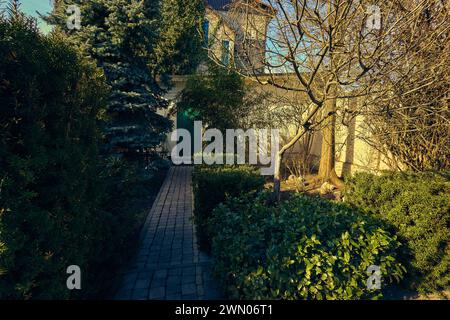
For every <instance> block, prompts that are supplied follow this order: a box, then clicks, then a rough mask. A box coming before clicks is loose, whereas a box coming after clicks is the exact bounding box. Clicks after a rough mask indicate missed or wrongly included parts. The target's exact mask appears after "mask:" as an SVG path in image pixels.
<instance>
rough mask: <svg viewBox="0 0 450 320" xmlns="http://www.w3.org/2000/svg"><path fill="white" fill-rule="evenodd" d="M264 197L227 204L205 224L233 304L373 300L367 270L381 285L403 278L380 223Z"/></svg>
mask: <svg viewBox="0 0 450 320" xmlns="http://www.w3.org/2000/svg"><path fill="white" fill-rule="evenodd" d="M269 197H270V195H268V194H264V193H263V194H261V195H259V196H258V197H257V198H255V197H254V196H251V195H248V196H244V197H240V198H234V199H230V200H228V201H227V202H226V203H225V204H222V205H220V206H219V207H218V208H216V209H215V210H214V213H213V217H212V218H211V219H210V222H209V230H210V232H211V234H212V239H213V240H212V254H213V257H214V261H215V273H216V275H217V276H218V277H219V279H221V281H222V284H223V287H224V288H225V291H226V292H227V293H228V294H229V296H230V297H231V298H238V299H292V300H296V299H358V298H376V297H379V296H380V291H378V290H369V289H367V281H368V277H369V275H368V274H367V269H368V267H369V266H371V265H377V266H379V267H380V269H381V273H382V285H383V286H384V285H386V284H388V283H390V282H392V281H393V280H397V281H399V280H400V279H401V278H402V276H403V274H404V272H405V271H404V268H403V266H401V264H400V263H399V262H398V258H397V254H396V250H397V249H398V247H399V242H398V241H397V240H396V237H395V236H394V235H392V234H390V233H389V232H387V231H385V230H384V228H383V225H382V223H380V222H379V221H377V220H375V219H373V218H371V217H370V216H367V215H364V214H362V213H361V212H359V211H357V210H356V209H352V208H350V207H348V206H346V205H343V204H335V203H332V202H329V201H327V200H322V199H319V198H310V197H305V196H300V195H297V196H293V197H292V198H291V199H289V200H287V201H285V202H283V203H282V204H280V205H279V206H275V207H274V206H270V205H268V202H267V200H268V199H269Z"/></svg>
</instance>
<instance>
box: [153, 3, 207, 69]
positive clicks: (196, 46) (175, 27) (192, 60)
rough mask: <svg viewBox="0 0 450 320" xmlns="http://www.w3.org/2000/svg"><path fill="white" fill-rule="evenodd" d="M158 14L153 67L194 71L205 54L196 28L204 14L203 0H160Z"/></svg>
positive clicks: (202, 19) (201, 21)
mask: <svg viewBox="0 0 450 320" xmlns="http://www.w3.org/2000/svg"><path fill="white" fill-rule="evenodd" d="M160 16H161V24H160V35H159V41H158V45H157V46H156V50H155V52H156V57H157V60H158V66H157V67H158V68H159V69H161V71H162V72H166V73H170V74H178V75H179V74H193V73H195V70H196V68H197V66H198V65H199V64H200V62H201V61H202V60H203V59H204V56H205V55H206V51H205V50H204V49H203V48H202V44H203V39H202V36H201V32H200V30H201V28H202V23H203V21H204V18H205V4H204V1H203V0H162V1H161V9H160ZM175 61H176V63H174V62H175Z"/></svg>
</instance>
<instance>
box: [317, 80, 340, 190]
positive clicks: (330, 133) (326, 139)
mask: <svg viewBox="0 0 450 320" xmlns="http://www.w3.org/2000/svg"><path fill="white" fill-rule="evenodd" d="M331 95H333V98H332V99H329V100H327V101H326V105H325V109H324V117H326V120H325V121H324V128H323V130H322V151H321V155H320V167H319V178H320V179H321V180H322V181H324V182H325V181H328V182H331V183H332V184H334V185H336V186H338V187H341V186H342V185H343V183H342V181H341V179H340V178H339V177H338V176H337V174H336V169H335V165H336V159H335V157H336V103H337V99H336V98H335V96H336V88H333V89H332V90H331Z"/></svg>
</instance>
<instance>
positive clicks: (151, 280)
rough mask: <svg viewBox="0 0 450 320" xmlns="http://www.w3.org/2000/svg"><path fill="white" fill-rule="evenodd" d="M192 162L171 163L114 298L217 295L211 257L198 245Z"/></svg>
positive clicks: (192, 297) (210, 296)
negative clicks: (194, 214) (193, 206)
mask: <svg viewBox="0 0 450 320" xmlns="http://www.w3.org/2000/svg"><path fill="white" fill-rule="evenodd" d="M191 174H192V168H191V167H172V168H171V169H170V170H169V172H168V174H167V177H166V180H165V181H164V183H163V185H162V187H161V190H160V191H159V193H158V195H157V197H156V199H155V202H154V203H153V206H152V209H151V210H150V213H149V214H148V216H147V219H146V221H145V223H144V227H143V229H142V233H141V237H140V241H141V242H140V247H139V250H138V253H137V255H136V257H135V259H134V260H133V261H131V262H130V265H129V267H128V268H127V270H125V271H126V272H125V273H124V274H122V276H121V277H122V285H121V287H120V288H119V290H118V292H117V293H116V295H115V298H116V299H118V300H130V299H131V300H145V299H155V300H205V299H221V297H222V295H221V294H220V290H219V288H218V286H217V283H216V282H215V280H214V279H213V277H212V275H211V260H210V258H209V257H208V256H207V255H206V254H204V253H203V252H200V251H199V249H198V246H197V238H196V234H195V226H194V224H193V222H192V215H193V213H192V204H193V199H192V182H191Z"/></svg>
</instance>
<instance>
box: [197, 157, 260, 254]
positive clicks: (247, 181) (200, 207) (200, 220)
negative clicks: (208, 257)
mask: <svg viewBox="0 0 450 320" xmlns="http://www.w3.org/2000/svg"><path fill="white" fill-rule="evenodd" d="M192 179H193V189H194V203H195V207H194V219H195V223H196V227H197V235H198V238H199V244H200V247H201V249H202V250H206V251H209V250H210V243H211V236H210V235H209V233H208V230H207V222H208V218H209V217H210V216H211V213H212V211H213V210H214V208H215V207H217V205H219V204H220V203H222V202H224V201H225V200H226V198H227V197H236V196H239V195H241V194H245V193H247V192H251V191H257V190H262V188H263V187H264V183H265V179H264V177H263V176H261V175H260V173H259V171H258V170H257V169H256V168H255V167H251V166H245V165H242V166H225V165H224V166H219V165H217V166H197V167H195V168H194V172H193V176H192Z"/></svg>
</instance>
